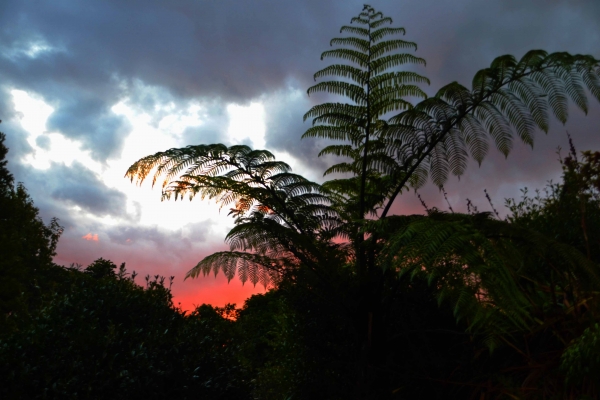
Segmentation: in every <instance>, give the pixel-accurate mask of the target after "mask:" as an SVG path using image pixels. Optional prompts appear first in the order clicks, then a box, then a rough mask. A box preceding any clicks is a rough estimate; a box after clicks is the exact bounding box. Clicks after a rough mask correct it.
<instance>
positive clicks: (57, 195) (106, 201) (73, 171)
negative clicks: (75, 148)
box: [27, 161, 132, 219]
mask: <svg viewBox="0 0 600 400" xmlns="http://www.w3.org/2000/svg"><path fill="white" fill-rule="evenodd" d="M27 181H28V182H29V183H30V184H29V185H28V187H29V188H30V191H31V193H32V196H33V197H34V199H35V201H36V204H37V202H38V199H42V204H44V203H45V202H44V201H43V198H44V197H45V196H48V195H49V197H50V199H51V200H53V201H55V202H57V203H59V205H60V206H62V207H63V208H64V207H65V206H68V207H78V209H79V210H81V211H83V212H84V213H90V214H92V215H94V216H97V217H105V216H113V217H119V218H125V219H130V218H132V216H131V215H130V214H128V213H127V209H126V205H127V198H126V196H125V194H124V193H122V192H120V191H119V190H116V189H112V188H109V187H108V186H106V184H105V183H104V182H103V181H102V180H101V179H100V177H99V176H98V175H97V174H96V173H94V172H93V171H91V170H90V169H88V168H86V167H85V166H84V165H83V164H81V163H80V162H78V161H74V162H73V164H72V165H71V166H67V165H65V164H62V163H51V166H50V168H49V169H47V170H30V171H28V172H27ZM45 200H46V202H47V201H48V200H49V199H47V198H46V199H45ZM63 213H64V212H61V214H63Z"/></svg>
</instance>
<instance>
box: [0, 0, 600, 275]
mask: <svg viewBox="0 0 600 400" xmlns="http://www.w3.org/2000/svg"><path fill="white" fill-rule="evenodd" d="M362 3H363V2H362V1H341V0H338V1H328V2H323V1H318V0H310V1H296V0H280V1H274V0H273V1H267V0H253V1H242V0H220V1H214V0H213V1H208V0H204V1H203V0H181V1H175V2H166V1H159V0H144V1H141V0H139V1H138V0H131V1H127V2H123V1H116V0H114V1H80V2H77V1H49V2H27V1H19V0H3V1H0V119H2V120H4V122H3V123H2V125H0V131H4V132H5V133H7V135H8V138H7V144H8V146H9V147H10V149H11V151H10V153H9V160H10V163H11V164H10V165H9V168H11V171H13V173H14V174H15V178H16V179H17V180H22V181H24V182H25V184H26V186H27V187H28V188H29V190H30V193H31V195H32V197H33V198H34V200H35V204H36V206H38V207H39V208H40V210H41V214H42V217H43V218H44V220H46V221H47V220H48V218H50V217H52V216H57V217H59V218H60V219H61V223H63V224H64V225H65V227H66V228H67V229H66V230H65V234H64V235H63V238H62V239H61V241H60V242H59V248H58V254H59V256H58V258H59V259H60V260H61V262H63V263H65V264H68V263H69V262H73V261H75V262H83V263H85V264H87V263H89V262H91V261H92V260H94V259H96V258H98V257H105V258H111V259H113V260H114V261H115V262H121V261H127V262H128V265H129V263H130V262H131V263H132V264H134V268H135V269H138V268H141V266H144V265H146V266H151V268H154V270H153V271H150V270H148V272H150V273H156V271H160V272H161V273H162V270H160V268H168V269H169V273H170V272H173V274H175V275H178V276H183V274H184V273H185V272H186V271H187V270H189V268H191V267H192V266H193V265H194V263H195V262H197V261H198V260H200V259H201V258H202V256H203V255H205V254H208V253H210V252H212V251H215V249H217V248H219V247H218V246H220V245H222V238H220V237H219V238H210V237H207V233H206V232H208V229H207V226H206V225H207V224H206V223H198V224H197V225H188V226H187V227H184V228H182V231H181V232H177V233H172V232H166V231H163V230H162V229H161V228H160V227H143V226H140V227H136V226H133V223H132V222H135V221H136V218H138V217H139V212H138V213H137V214H136V215H137V217H136V215H134V216H128V215H127V213H126V207H125V196H124V195H123V194H122V193H120V192H118V191H116V190H114V189H110V188H108V187H106V186H105V185H104V184H103V183H102V182H100V181H99V179H98V177H97V176H96V175H95V174H94V173H93V172H92V171H90V170H88V169H86V168H85V167H84V166H82V165H80V164H73V166H72V167H66V166H59V165H54V166H53V167H52V168H50V169H49V170H47V171H37V170H33V169H31V167H30V166H27V165H25V164H22V163H21V162H20V160H21V159H22V157H23V156H25V155H27V154H29V153H32V152H33V151H34V149H32V147H31V146H30V145H29V144H28V143H27V141H26V138H27V136H28V134H27V133H26V132H24V131H23V129H22V128H21V126H20V124H19V122H18V115H17V114H16V113H15V111H14V109H13V105H12V102H11V98H10V93H9V90H10V89H12V88H16V89H21V90H25V91H28V92H33V93H37V94H38V95H40V96H42V97H43V98H44V100H45V101H46V102H47V103H49V104H50V105H52V107H54V109H55V111H54V114H53V115H52V116H51V118H50V119H49V121H48V129H49V130H59V131H60V132H62V133H63V134H64V135H66V136H68V137H71V138H73V139H77V140H79V141H81V142H82V145H83V148H84V149H88V150H90V151H91V152H92V154H93V156H94V157H95V159H96V160H98V161H105V160H107V159H110V158H118V157H119V153H120V149H121V148H122V145H123V140H124V139H125V138H126V137H127V134H128V132H129V128H130V127H128V126H127V124H126V123H125V122H124V120H123V119H122V118H121V117H118V116H116V115H115V114H113V113H112V112H111V111H110V108H111V107H112V106H113V105H114V104H116V103H117V102H119V101H120V100H123V99H124V98H128V105H130V106H131V107H132V108H134V109H136V111H138V112H146V113H148V114H149V115H150V119H151V120H150V123H151V124H152V125H154V126H156V125H157V124H158V123H159V121H160V120H161V119H162V118H163V117H164V116H166V115H168V114H171V113H183V111H182V110H183V109H185V108H186V107H188V105H189V101H190V100H193V101H198V102H199V103H200V104H201V105H202V106H203V107H204V109H205V112H206V114H205V115H204V116H203V117H202V118H201V120H202V121H203V124H202V125H200V126H197V127H189V128H187V129H185V130H184V132H183V133H182V134H180V135H178V139H177V140H178V143H179V142H180V143H181V146H184V145H187V144H199V143H213V142H226V141H227V139H226V138H225V137H224V134H225V132H226V129H227V126H228V113H227V112H226V107H227V104H228V103H231V102H235V103H238V104H242V105H244V104H249V103H250V102H252V101H257V100H261V99H262V100H264V105H265V115H266V121H265V122H266V129H267V131H266V136H265V141H266V148H268V149H273V150H279V151H287V152H289V153H290V154H291V155H293V156H295V157H297V158H298V159H299V161H300V162H302V164H303V166H304V167H306V169H307V170H308V169H312V170H311V173H313V172H315V171H317V172H316V174H318V175H320V174H321V172H322V171H323V169H324V167H325V164H326V161H328V160H322V159H321V160H319V159H317V157H316V155H317V153H318V151H319V150H320V149H321V148H322V147H323V143H322V142H319V141H317V140H314V139H305V140H302V141H301V140H300V136H301V134H302V133H304V131H305V130H306V129H307V128H308V127H309V126H310V121H307V122H305V123H303V122H302V115H303V114H304V113H305V112H306V111H307V110H308V109H309V108H310V107H311V106H312V105H314V104H317V103H320V102H324V101H329V98H328V97H327V96H321V95H320V96H311V97H310V98H309V97H308V96H307V95H306V89H307V88H308V87H309V86H311V85H313V84H314V81H313V78H312V76H313V74H314V72H316V71H317V70H319V69H322V68H324V67H325V66H327V65H329V63H330V60H327V61H321V60H320V59H319V57H320V54H321V52H323V51H325V50H327V49H329V48H330V47H329V41H330V39H331V38H332V37H336V36H338V35H339V28H340V26H341V25H344V24H348V23H349V22H350V19H351V18H352V17H353V16H355V15H356V14H357V13H358V12H360V10H361V8H362ZM371 4H372V5H373V6H374V7H375V8H377V9H379V10H381V11H383V12H384V13H385V14H386V15H389V16H391V17H392V18H393V19H394V24H395V25H396V26H404V27H405V28H406V29H407V35H406V36H405V39H406V40H411V41H415V42H417V43H418V46H419V47H418V51H417V52H416V55H418V56H420V57H424V58H425V59H426V60H427V67H426V68H420V69H418V71H419V72H421V73H423V74H424V75H426V76H428V77H429V78H431V86H429V87H426V88H425V90H426V91H427V93H429V94H434V93H435V92H436V91H437V90H438V89H439V88H440V87H441V86H443V85H445V84H448V83H450V82H452V81H458V82H460V83H462V84H464V85H466V86H470V83H471V80H472V77H473V75H474V74H475V72H476V71H477V70H479V69H481V68H485V67H487V66H489V64H490V62H491V61H492V60H493V59H494V57H497V56H500V55H503V54H507V53H508V54H513V55H515V56H517V57H521V56H522V55H523V54H524V53H525V52H526V51H527V50H530V49H545V50H548V51H568V52H571V53H584V54H592V55H594V56H595V57H597V58H600V49H599V48H598V43H600V29H599V28H598V21H600V1H598V0H579V1H577V0H562V1H558V0H530V1H522V0H484V1H482V0H455V1H452V2H450V1H446V2H442V1H439V0H419V1H416V0H412V1H411V0H403V1H393V2H391V1H373V2H372V3H371ZM296 92H298V93H299V95H298V96H296ZM334 101H338V100H334ZM594 102H595V100H593V101H592V103H594ZM167 103H172V104H173V105H174V106H173V108H171V109H169V108H164V107H163V106H164V105H165V104H167ZM595 103H596V104H593V105H592V106H591V107H590V113H589V114H590V115H588V116H587V117H584V116H582V114H581V113H580V112H579V111H577V110H572V112H571V118H570V120H569V122H568V124H567V125H566V126H564V127H563V126H562V125H560V124H557V123H553V125H552V126H551V131H550V133H549V134H548V137H545V136H544V135H543V134H542V133H539V134H538V135H537V138H536V144H535V148H534V150H531V149H529V148H527V147H525V146H524V145H522V144H519V143H518V141H515V148H514V151H513V152H512V153H511V154H510V156H509V158H508V160H505V159H504V157H502V155H500V154H499V153H498V152H497V151H496V150H495V149H493V148H494V146H493V144H491V145H490V147H491V150H490V154H489V156H488V158H487V159H486V160H484V164H483V165H482V166H481V168H478V167H477V165H476V164H475V163H472V164H471V165H470V167H469V169H468V170H467V172H466V175H465V176H463V177H462V178H461V180H460V182H459V181H457V180H456V179H455V178H452V179H450V181H449V182H448V185H447V191H448V194H449V196H450V200H451V201H452V202H453V206H454V207H455V209H456V211H465V208H466V207H465V200H466V198H470V199H471V200H472V201H473V202H475V203H476V204H478V206H479V207H480V210H483V209H489V208H487V205H486V204H487V203H486V202H487V201H486V200H485V197H484V194H483V189H484V188H487V189H488V191H490V194H491V195H492V198H493V200H494V202H495V205H496V206H497V208H500V207H501V205H502V203H503V198H504V197H507V196H518V194H519V193H518V189H519V188H520V187H523V186H528V187H530V188H531V189H533V188H535V187H540V186H543V184H544V181H545V180H546V179H550V178H555V177H559V176H560V165H559V164H558V163H557V162H556V158H557V156H556V155H555V154H554V151H555V148H556V146H558V145H560V146H562V147H563V148H566V135H565V130H569V132H570V133H571V134H572V135H573V137H574V139H575V142H576V145H577V147H578V149H580V150H584V149H588V148H589V149H598V143H599V142H598V139H597V138H598V137H599V136H598V135H600V106H598V104H597V102H595ZM165 134H169V133H168V132H165ZM39 138H40V139H38V142H37V144H38V145H39V146H40V147H44V146H45V142H44V140H45V139H44V136H40V137H39ZM284 161H285V160H284ZM295 172H300V173H304V172H303V171H295ZM422 193H423V197H424V198H425V199H426V201H427V202H428V203H429V205H430V206H437V207H440V208H442V209H446V206H445V201H444V200H443V197H442V196H441V195H440V193H439V192H438V190H437V188H435V187H433V186H432V185H429V186H427V187H426V188H424V189H423V191H422ZM71 205H78V206H79V207H81V208H82V209H83V210H85V211H87V212H89V213H91V214H94V215H97V216H103V215H111V216H114V217H117V218H122V219H126V220H127V221H128V222H127V223H131V225H127V226H125V225H118V226H116V227H106V226H101V225H100V224H98V222H97V221H95V220H94V219H93V218H90V217H89V216H87V215H84V213H76V212H74V211H73V210H72V209H71V208H70V206H71ZM396 206H397V207H396V209H397V210H398V211H399V212H422V211H423V210H422V208H421V206H420V205H419V203H418V200H417V199H416V198H415V197H414V195H412V194H410V193H409V194H406V195H405V196H403V197H402V198H401V199H399V201H398V204H397V205H396ZM134 214H135V213H134ZM121 223H123V222H121ZM88 233H91V234H98V237H99V241H98V242H96V241H86V240H83V239H82V236H84V235H87V234H88ZM128 239H129V240H130V242H127V240H128ZM196 243H200V245H199V246H196V245H195V244H196ZM216 243H218V245H216ZM198 249H201V251H198ZM61 257H62V258H61ZM147 268H150V267H147ZM177 268H179V269H177Z"/></svg>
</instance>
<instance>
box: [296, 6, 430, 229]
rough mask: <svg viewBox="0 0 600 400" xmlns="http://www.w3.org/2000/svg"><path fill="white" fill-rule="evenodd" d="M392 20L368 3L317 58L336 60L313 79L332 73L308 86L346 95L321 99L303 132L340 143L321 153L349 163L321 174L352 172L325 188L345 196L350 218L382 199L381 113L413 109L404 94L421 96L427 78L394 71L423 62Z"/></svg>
mask: <svg viewBox="0 0 600 400" xmlns="http://www.w3.org/2000/svg"><path fill="white" fill-rule="evenodd" d="M391 24H392V19H391V18H389V17H386V16H384V15H383V14H382V13H381V12H377V11H375V9H374V8H373V7H371V6H369V5H365V6H364V8H363V11H362V12H361V13H360V14H359V15H358V16H357V17H354V18H352V20H351V25H346V26H342V28H341V29H340V33H346V34H347V36H345V37H341V38H334V39H332V40H331V42H330V45H331V46H335V47H336V48H335V49H332V50H328V51H325V52H323V53H322V54H321V59H325V58H333V59H337V60H340V63H338V64H332V65H329V66H328V67H326V68H324V69H322V70H320V71H318V72H316V73H315V75H314V78H315V80H317V79H318V78H324V77H334V78H335V79H334V80H327V81H323V82H320V83H317V84H316V85H314V86H312V87H310V88H309V89H308V94H309V95H310V94H313V93H316V92H326V93H330V94H335V95H339V96H342V97H345V98H346V99H347V102H346V103H324V104H319V105H316V106H314V107H312V108H311V109H310V110H309V111H308V112H307V113H306V114H305V115H304V120H307V119H312V124H313V126H312V127H311V128H309V129H308V130H307V131H306V133H304V135H303V136H302V137H303V138H307V137H319V138H325V139H329V140H333V141H342V142H343V143H342V144H331V145H329V146H327V147H325V148H324V149H323V150H321V152H320V153H319V155H320V156H322V155H335V156H343V157H347V158H349V159H350V161H349V162H341V163H337V164H335V165H332V166H331V167H329V168H328V169H327V170H326V171H325V175H329V174H332V173H343V174H351V175H352V176H353V177H351V178H348V179H337V180H333V181H329V182H327V183H326V184H325V187H326V188H327V189H328V190H330V191H332V192H333V193H336V194H338V195H341V196H343V202H344V204H343V206H344V208H345V209H346V210H348V211H350V217H351V218H355V219H362V218H363V217H364V216H365V214H366V213H372V210H373V208H374V207H375V206H376V205H378V204H380V203H381V201H382V200H383V198H382V196H381V183H382V182H381V181H380V179H378V177H379V175H378V171H377V168H376V166H377V165H378V164H386V163H389V162H392V160H390V159H389V157H387V154H385V153H382V151H381V150H382V148H383V146H382V144H383V143H382V141H381V139H382V135H383V132H384V128H385V126H386V125H387V124H386V121H385V116H386V115H388V114H389V113H392V112H397V111H399V110H406V109H409V108H411V107H412V106H411V103H410V102H409V101H408V100H406V98H408V97H417V98H419V97H420V98H425V97H427V96H426V95H425V93H424V92H423V91H422V90H421V89H420V88H419V86H418V84H420V83H429V80H428V79H427V78H425V77H423V76H421V75H419V74H417V73H415V72H410V71H398V70H397V68H396V67H398V66H400V65H404V64H407V63H412V64H421V65H425V60H424V59H422V58H419V57H416V56H414V55H412V54H409V53H402V52H398V50H405V49H411V50H416V48H417V45H416V43H414V42H408V41H405V40H402V39H399V38H398V36H399V35H404V33H405V30H404V28H399V27H392V26H390V25H391Z"/></svg>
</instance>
